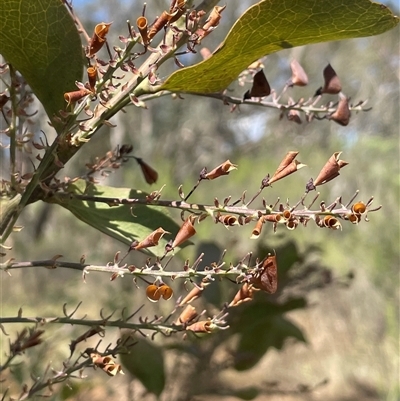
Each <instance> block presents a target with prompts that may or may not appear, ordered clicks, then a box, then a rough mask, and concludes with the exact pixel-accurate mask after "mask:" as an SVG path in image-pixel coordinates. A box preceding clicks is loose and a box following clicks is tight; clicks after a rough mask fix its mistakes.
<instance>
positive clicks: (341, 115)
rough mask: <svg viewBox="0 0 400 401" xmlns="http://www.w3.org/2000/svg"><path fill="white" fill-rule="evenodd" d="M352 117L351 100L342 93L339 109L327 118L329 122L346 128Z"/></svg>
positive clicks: (340, 94)
mask: <svg viewBox="0 0 400 401" xmlns="http://www.w3.org/2000/svg"><path fill="white" fill-rule="evenodd" d="M350 117H351V112H350V108H349V99H348V98H347V97H346V96H345V95H343V94H342V93H339V103H338V106H337V109H336V110H335V111H334V112H333V113H332V114H330V115H329V116H328V117H327V118H328V120H333V121H335V123H338V124H340V125H342V126H344V127H345V126H347V125H349V122H350Z"/></svg>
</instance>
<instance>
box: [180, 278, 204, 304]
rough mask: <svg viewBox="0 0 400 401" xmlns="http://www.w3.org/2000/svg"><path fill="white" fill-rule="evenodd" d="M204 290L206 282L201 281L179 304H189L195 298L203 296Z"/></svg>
mask: <svg viewBox="0 0 400 401" xmlns="http://www.w3.org/2000/svg"><path fill="white" fill-rule="evenodd" d="M203 291H204V284H203V283H201V285H196V286H194V287H193V288H192V289H191V290H190V291H189V293H188V294H187V295H186V296H185V297H184V298H183V299H182V301H181V302H180V303H179V306H183V305H185V304H188V303H190V302H192V301H194V300H195V299H197V298H199V297H201V295H202V294H203Z"/></svg>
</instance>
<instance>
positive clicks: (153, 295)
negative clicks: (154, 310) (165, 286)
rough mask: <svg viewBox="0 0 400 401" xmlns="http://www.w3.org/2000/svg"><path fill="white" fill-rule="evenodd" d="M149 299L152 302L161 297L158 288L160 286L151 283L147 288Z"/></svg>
mask: <svg viewBox="0 0 400 401" xmlns="http://www.w3.org/2000/svg"><path fill="white" fill-rule="evenodd" d="M146 296H147V299H148V300H149V301H151V302H158V301H159V300H160V298H161V292H160V291H159V290H158V286H157V285H155V284H150V285H148V286H147V288H146Z"/></svg>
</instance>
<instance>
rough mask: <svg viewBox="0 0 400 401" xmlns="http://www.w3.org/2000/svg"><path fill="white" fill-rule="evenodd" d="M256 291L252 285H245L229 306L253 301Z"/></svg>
mask: <svg viewBox="0 0 400 401" xmlns="http://www.w3.org/2000/svg"><path fill="white" fill-rule="evenodd" d="M254 290H255V289H254V288H253V285H252V284H249V283H244V284H243V285H242V286H241V287H240V290H239V291H238V292H237V293H236V295H235V297H234V298H233V299H232V301H231V302H230V304H229V305H228V306H229V307H233V306H238V305H240V304H242V303H243V302H248V301H251V300H252V299H253V297H254Z"/></svg>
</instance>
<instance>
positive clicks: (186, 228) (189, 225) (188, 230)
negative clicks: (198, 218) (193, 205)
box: [171, 216, 196, 249]
mask: <svg viewBox="0 0 400 401" xmlns="http://www.w3.org/2000/svg"><path fill="white" fill-rule="evenodd" d="M194 220H195V219H194V217H193V216H189V217H188V218H187V219H186V220H185V221H184V222H183V224H182V226H181V228H180V229H179V231H178V233H177V234H176V237H175V239H174V240H173V242H172V245H171V248H172V249H173V248H176V247H177V246H179V245H181V244H182V243H183V242H185V241H187V240H188V239H189V238H190V237H193V235H195V234H196V230H195V228H194V226H193V223H194Z"/></svg>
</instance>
